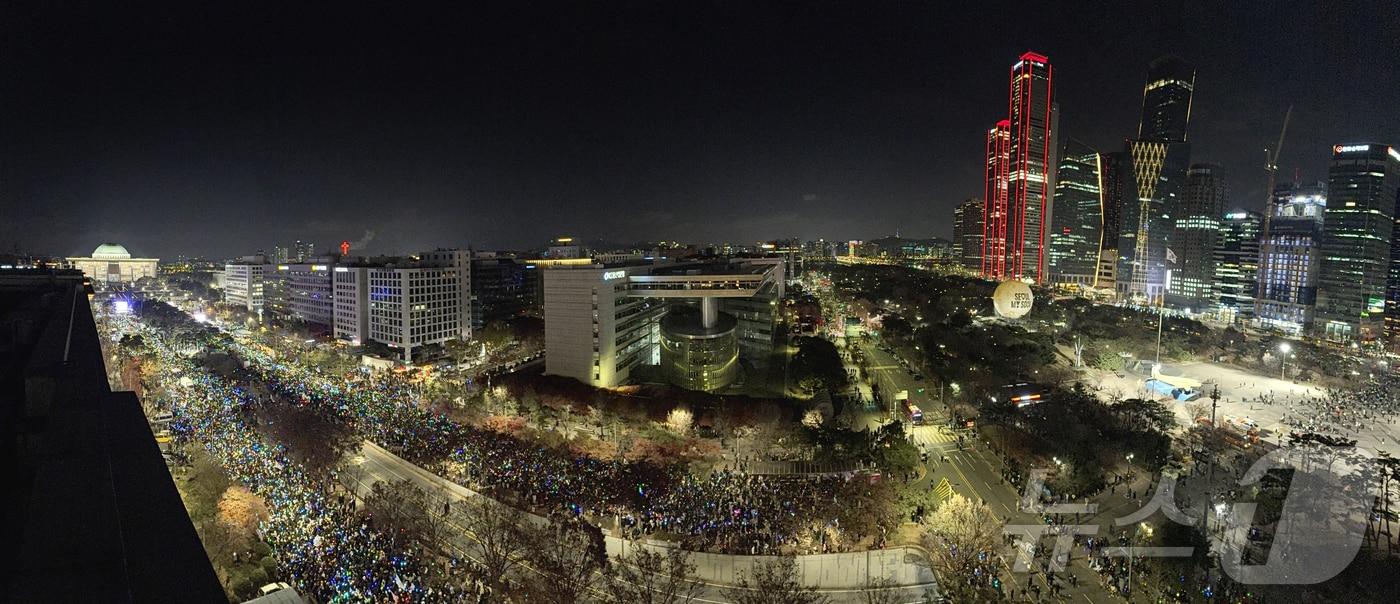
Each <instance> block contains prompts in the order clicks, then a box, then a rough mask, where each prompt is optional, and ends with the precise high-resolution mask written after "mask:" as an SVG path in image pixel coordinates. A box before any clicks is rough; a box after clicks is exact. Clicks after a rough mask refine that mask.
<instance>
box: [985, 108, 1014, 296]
mask: <svg viewBox="0 0 1400 604" xmlns="http://www.w3.org/2000/svg"><path fill="white" fill-rule="evenodd" d="M1010 148H1011V122H1010V121H1009V120H1001V121H1000V122H997V125H996V126H994V127H992V129H991V130H988V131H987V155H986V171H985V183H986V195H985V196H984V197H983V199H984V200H986V204H985V205H984V206H983V217H982V276H983V277H986V278H988V279H996V280H1000V279H1004V278H1006V275H1007V270H1006V256H1007V254H1006V234H1007V228H1008V225H1007V222H1008V221H1007V211H1008V208H1007V187H1006V184H1007V169H1008V168H1009V167H1010V162H1011V159H1010V151H1011V149H1010Z"/></svg>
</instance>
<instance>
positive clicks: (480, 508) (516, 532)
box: [459, 497, 530, 592]
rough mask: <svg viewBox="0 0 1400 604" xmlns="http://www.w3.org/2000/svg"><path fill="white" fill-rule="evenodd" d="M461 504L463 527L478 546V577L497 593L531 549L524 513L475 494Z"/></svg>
mask: <svg viewBox="0 0 1400 604" xmlns="http://www.w3.org/2000/svg"><path fill="white" fill-rule="evenodd" d="M459 505H463V506H464V508H465V510H464V511H463V513H462V514H461V516H460V518H461V519H462V524H463V528H465V529H466V530H467V531H469V532H470V533H471V535H472V537H473V538H474V539H475V541H476V543H477V545H478V546H480V553H481V559H480V560H479V562H480V564H481V569H482V570H481V574H482V576H481V579H482V581H484V582H485V583H486V584H487V585H490V586H491V588H492V589H493V590H496V591H497V592H500V591H501V589H502V587H503V586H502V583H501V582H502V580H503V579H504V578H505V576H506V575H507V574H508V573H510V571H511V570H512V569H514V568H515V567H516V566H517V565H519V564H520V563H521V562H522V561H524V560H525V557H526V555H527V554H528V553H529V552H530V542H529V537H530V535H528V534H527V528H526V524H525V522H526V520H525V514H524V513H522V512H521V511H520V510H517V509H515V508H513V507H510V506H508V505H505V504H503V503H500V502H498V501H495V500H493V499H489V498H486V497H476V498H475V499H472V500H471V501H468V502H466V503H465V504H459Z"/></svg>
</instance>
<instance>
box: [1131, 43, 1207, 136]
mask: <svg viewBox="0 0 1400 604" xmlns="http://www.w3.org/2000/svg"><path fill="white" fill-rule="evenodd" d="M1195 88H1196V68H1195V67H1192V66H1191V64H1190V63H1187V62H1186V61H1183V60H1181V59H1180V58H1179V57H1173V56H1166V57H1161V58H1159V59H1157V60H1155V61H1153V62H1152V63H1151V64H1150V65H1148V67H1147V84H1146V85H1145V86H1143V90H1142V121H1141V122H1139V124H1138V138H1139V139H1141V140H1147V141H1154V142H1159V143H1184V142H1186V125H1187V123H1188V122H1190V121H1191V94H1192V92H1193V91H1194V90H1195Z"/></svg>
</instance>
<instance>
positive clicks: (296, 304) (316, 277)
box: [263, 257, 335, 327]
mask: <svg viewBox="0 0 1400 604" xmlns="http://www.w3.org/2000/svg"><path fill="white" fill-rule="evenodd" d="M312 260H313V262H308V263H296V264H277V265H269V266H268V271H269V273H268V274H266V275H265V277H266V279H265V283H264V292H263V293H264V299H265V302H266V306H267V308H268V309H270V310H271V311H272V312H273V313H275V314H278V315H281V316H283V317H284V318H288V319H292V320H296V321H300V322H302V323H307V324H310V325H318V326H323V327H332V326H333V324H334V317H335V300H334V296H335V290H334V283H333V281H332V274H333V269H334V268H335V264H334V259H333V258H329V257H327V258H320V259H316V258H312ZM274 267H275V268H274Z"/></svg>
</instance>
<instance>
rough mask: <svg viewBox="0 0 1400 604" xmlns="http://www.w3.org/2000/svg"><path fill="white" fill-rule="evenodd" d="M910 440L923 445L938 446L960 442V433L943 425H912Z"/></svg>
mask: <svg viewBox="0 0 1400 604" xmlns="http://www.w3.org/2000/svg"><path fill="white" fill-rule="evenodd" d="M909 440H910V441H911V442H913V443H914V444H915V445H918V446H921V447H922V446H937V445H943V444H948V443H956V442H958V435H957V433H956V432H953V431H952V430H949V429H947V428H945V427H943V426H928V425H924V426H911V427H910V428H909Z"/></svg>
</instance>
